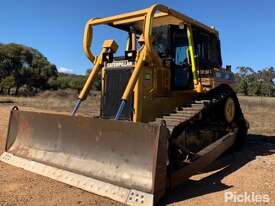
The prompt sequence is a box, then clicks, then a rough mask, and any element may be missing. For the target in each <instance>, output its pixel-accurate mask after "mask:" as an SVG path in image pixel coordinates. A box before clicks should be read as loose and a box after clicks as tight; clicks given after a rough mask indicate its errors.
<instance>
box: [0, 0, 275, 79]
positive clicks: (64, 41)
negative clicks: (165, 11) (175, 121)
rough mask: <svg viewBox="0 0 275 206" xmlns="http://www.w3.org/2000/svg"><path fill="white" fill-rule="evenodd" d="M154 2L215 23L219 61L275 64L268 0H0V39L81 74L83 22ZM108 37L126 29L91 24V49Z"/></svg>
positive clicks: (274, 23)
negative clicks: (26, 48)
mask: <svg viewBox="0 0 275 206" xmlns="http://www.w3.org/2000/svg"><path fill="white" fill-rule="evenodd" d="M155 3H161V4H165V5H167V6H169V7H170V8H173V9H175V10H178V11H180V12H182V13H185V14H186V15H188V16H191V17H192V18H195V19H197V20H199V21H201V22H203V23H205V24H207V25H209V26H215V28H216V29H217V30H218V31H219V33H220V39H221V47H222V57H223V65H224V66H225V65H232V67H233V69H234V68H236V67H237V66H249V67H252V68H253V69H256V70H257V69H261V68H264V67H268V66H275V12H274V10H275V1H274V0H262V1H259V0H230V1H228V0H208V1H202V0H159V1H152V0H147V1H140V0H117V1H114V0H101V1H95V0H58V1H57V0H1V1H0V43H11V42H14V43H19V44H24V45H27V46H30V47H33V48H36V49H38V50H39V51H40V52H42V53H43V54H44V55H45V56H46V57H47V58H48V60H49V61H50V62H51V63H53V64H55V65H56V66H57V68H58V69H59V71H63V72H71V73H77V74H84V73H85V71H86V70H87V69H89V68H91V67H92V64H91V62H90V61H89V60H88V59H87V57H86V56H85V54H84V52H83V49H82V40H83V31H84V25H85V23H86V21H87V20H88V19H90V18H93V17H105V16H112V15H115V14H119V13H123V12H129V11H134V10H138V9H143V8H146V7H149V6H150V5H152V4H155ZM112 37H113V38H116V40H117V42H118V43H119V44H122V43H123V42H124V41H125V39H126V34H123V33H122V32H119V31H117V30H115V29H110V28H107V27H106V26H100V27H99V28H95V31H94V39H93V43H92V49H93V50H94V51H95V53H97V52H99V51H100V48H101V45H102V42H103V40H104V39H109V38H112ZM120 48H124V46H121V47H120Z"/></svg>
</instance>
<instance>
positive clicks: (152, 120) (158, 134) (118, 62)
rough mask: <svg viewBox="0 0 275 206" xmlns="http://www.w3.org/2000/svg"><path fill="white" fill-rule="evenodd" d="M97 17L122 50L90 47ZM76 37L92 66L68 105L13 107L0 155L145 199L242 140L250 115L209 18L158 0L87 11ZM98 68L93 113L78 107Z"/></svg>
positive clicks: (107, 193)
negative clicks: (128, 8)
mask: <svg viewBox="0 0 275 206" xmlns="http://www.w3.org/2000/svg"><path fill="white" fill-rule="evenodd" d="M101 24H103V25H107V26H111V27H113V28H115V29H119V30H121V31H123V32H126V34H127V35H128V39H127V43H126V48H125V53H124V54H122V55H120V56H119V55H116V52H117V50H118V44H117V43H116V41H115V40H113V39H111V40H106V41H104V43H103V46H102V50H101V52H100V53H99V54H98V55H97V56H94V55H93V53H92V51H91V42H92V37H93V27H94V26H96V25H101ZM83 44H84V51H85V54H86V55H87V57H88V58H89V60H90V61H91V62H92V63H93V68H92V69H91V72H90V74H89V76H88V78H87V81H86V82H85V85H84V87H83V89H82V91H81V93H80V95H79V98H78V100H77V102H76V105H75V108H74V109H73V111H72V114H68V115H63V114H62V115H61V114H49V113H38V112H28V111H20V110H18V108H15V109H13V110H12V111H11V114H10V120H9V128H8V134H7V142H6V151H5V152H4V153H3V154H2V155H1V160H2V161H4V162H6V163H9V164H11V165H15V166H17V167H21V168H24V169H25V170H28V171H32V172H34V173H37V174H40V175H44V176H47V177H50V178H53V179H55V180H57V181H61V182H64V183H66V184H69V185H73V186H75V187H78V188H81V189H83V190H86V191H89V192H91V193H95V194H98V195H101V196H104V197H107V198H111V199H113V200H116V201H119V202H121V203H124V204H128V205H153V204H156V203H157V202H158V201H159V200H160V198H162V197H163V195H164V194H165V192H166V191H167V190H171V189H173V188H175V187H176V186H178V185H179V184H182V183H183V182H184V181H186V180H187V179H188V178H189V177H191V176H192V175H195V174H197V173H198V172H200V171H202V169H203V168H204V167H206V166H207V165H209V164H210V163H211V162H212V161H214V160H215V159H216V158H217V157H218V156H220V155H221V154H222V153H224V152H225V151H226V150H228V149H229V148H232V147H238V146H240V145H241V144H242V143H243V141H244V138H245V135H246V133H247V130H248V124H247V122H246V120H245V118H244V116H243V113H242V111H241V108H240V105H239V102H238V99H237V96H236V94H235V92H234V90H233V87H234V75H233V73H232V72H231V68H230V66H227V67H226V68H222V58H221V51H220V41H219V34H218V31H217V30H215V28H214V27H209V26H207V25H205V24H203V23H200V22H198V21H196V20H194V19H192V18H190V17H188V16H186V15H184V14H181V13H179V12H177V11H175V10H173V9H170V8H168V7H166V6H163V5H159V4H157V5H152V6H151V7H149V8H147V9H143V10H138V11H134V12H130V13H125V14H120V15H116V16H111V17H106V18H93V19H90V20H89V21H88V22H87V24H86V27H85V32H84V40H83ZM98 76H100V77H101V81H102V89H101V104H100V105H101V106H100V115H99V116H93V117H84V116H80V115H77V110H78V108H79V107H80V104H81V102H82V101H84V100H85V99H86V98H87V96H88V95H89V93H90V89H91V87H92V84H93V83H94V81H95V79H96V78H97V77H98ZM92 109H93V108H91V110H92Z"/></svg>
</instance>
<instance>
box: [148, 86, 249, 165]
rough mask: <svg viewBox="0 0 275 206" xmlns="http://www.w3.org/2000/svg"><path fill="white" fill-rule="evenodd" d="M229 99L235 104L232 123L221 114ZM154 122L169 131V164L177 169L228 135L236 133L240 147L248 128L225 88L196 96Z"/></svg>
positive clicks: (217, 88) (236, 100)
mask: <svg viewBox="0 0 275 206" xmlns="http://www.w3.org/2000/svg"><path fill="white" fill-rule="evenodd" d="M228 98H231V99H232V100H233V101H234V105H235V115H234V119H233V120H232V122H227V121H226V119H225V115H224V107H225V103H226V101H227V99H228ZM153 123H154V124H162V125H166V127H167V128H168V129H169V131H170V134H171V138H170V143H169V145H170V146H169V150H170V151H169V152H170V162H171V163H172V164H174V166H176V167H178V166H179V165H182V163H183V162H190V161H191V160H190V158H193V157H194V155H195V153H196V152H198V151H199V150H200V149H202V148H204V147H206V146H207V145H209V144H211V143H212V142H214V141H216V140H217V139H219V138H221V137H222V136H224V135H226V134H227V133H229V132H236V133H237V140H236V142H235V144H236V146H241V144H242V143H243V142H244V136H245V135H246V133H247V127H248V126H247V123H246V121H245V119H244V116H243V113H242V111H241V108H240V104H239V101H238V98H237V96H236V94H235V92H234V91H233V90H232V89H231V88H230V87H229V86H227V85H220V86H218V87H216V88H214V89H212V90H210V91H209V92H207V93H204V94H199V95H197V96H196V97H195V98H194V99H193V101H192V102H191V103H190V104H185V105H182V106H180V107H178V108H176V110H175V111H173V112H171V113H170V114H168V115H165V116H163V117H161V118H156V120H155V121H154V122H153ZM238 137H239V138H238ZM240 137H241V138H240Z"/></svg>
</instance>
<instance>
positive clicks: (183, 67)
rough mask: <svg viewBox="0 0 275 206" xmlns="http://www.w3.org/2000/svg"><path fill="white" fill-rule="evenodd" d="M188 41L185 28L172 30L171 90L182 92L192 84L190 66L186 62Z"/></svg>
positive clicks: (177, 27) (176, 27)
mask: <svg viewBox="0 0 275 206" xmlns="http://www.w3.org/2000/svg"><path fill="white" fill-rule="evenodd" d="M188 55H189V54H188V39H187V31H186V28H185V27H179V26H175V27H173V29H172V64H171V78H172V79H171V84H172V85H171V88H172V90H184V89H187V88H189V87H190V85H191V84H190V83H192V72H191V65H190V64H189V61H188Z"/></svg>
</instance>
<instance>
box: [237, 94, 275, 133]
mask: <svg viewBox="0 0 275 206" xmlns="http://www.w3.org/2000/svg"><path fill="white" fill-rule="evenodd" d="M239 101H240V103H241V107H242V110H243V113H244V115H245V117H246V119H247V120H248V122H249V124H250V129H249V132H250V133H254V134H265V135H274V134H275V98H274V97H245V96H240V97H239Z"/></svg>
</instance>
